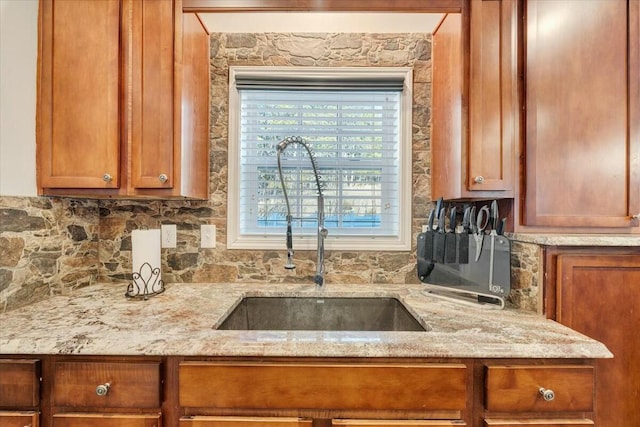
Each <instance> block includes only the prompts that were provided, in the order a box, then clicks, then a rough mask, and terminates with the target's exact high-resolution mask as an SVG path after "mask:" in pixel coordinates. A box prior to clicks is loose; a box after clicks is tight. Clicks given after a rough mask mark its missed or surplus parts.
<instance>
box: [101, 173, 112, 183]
mask: <svg viewBox="0 0 640 427" xmlns="http://www.w3.org/2000/svg"><path fill="white" fill-rule="evenodd" d="M102 180H103V181H104V182H111V181H112V180H113V177H112V176H111V174H109V173H105V174H104V175H102Z"/></svg>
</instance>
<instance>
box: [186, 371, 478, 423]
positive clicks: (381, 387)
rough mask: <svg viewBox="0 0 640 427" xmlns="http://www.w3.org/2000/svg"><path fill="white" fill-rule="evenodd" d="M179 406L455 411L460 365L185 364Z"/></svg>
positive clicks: (461, 389) (463, 379)
mask: <svg viewBox="0 0 640 427" xmlns="http://www.w3.org/2000/svg"><path fill="white" fill-rule="evenodd" d="M179 382H180V405H181V406H187V407H211V408H234V409H242V408H247V409H299V408H306V409H327V410H328V409H344V410H452V411H453V410H456V411H462V410H464V409H465V408H466V406H465V405H466V392H467V385H466V384H467V370H466V367H465V365H461V364H424V365H418V364H407V365H393V364H389V365H382V364H380V365H374V364H371V365H367V364H322V363H318V364H303V363H261V364H255V363H222V362H221V363H217V362H183V363H181V364H180V373H179Z"/></svg>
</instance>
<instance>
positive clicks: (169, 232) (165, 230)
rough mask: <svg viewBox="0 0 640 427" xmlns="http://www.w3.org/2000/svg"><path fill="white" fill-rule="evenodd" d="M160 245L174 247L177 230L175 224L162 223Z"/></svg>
mask: <svg viewBox="0 0 640 427" xmlns="http://www.w3.org/2000/svg"><path fill="white" fill-rule="evenodd" d="M160 229H161V230H162V233H161V234H162V247H163V248H175V247H176V243H177V240H178V231H177V227H176V225H175V224H162V225H161V226H160Z"/></svg>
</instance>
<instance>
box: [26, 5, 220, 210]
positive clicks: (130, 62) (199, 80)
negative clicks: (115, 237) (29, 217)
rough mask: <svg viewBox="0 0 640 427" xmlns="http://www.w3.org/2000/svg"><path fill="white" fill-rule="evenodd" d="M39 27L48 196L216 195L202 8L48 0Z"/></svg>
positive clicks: (43, 185)
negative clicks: (189, 9) (198, 12)
mask: <svg viewBox="0 0 640 427" xmlns="http://www.w3.org/2000/svg"><path fill="white" fill-rule="evenodd" d="M39 25H40V30H39V70H38V71H39V91H38V109H37V111H38V118H37V122H38V131H37V165H38V187H39V192H40V194H45V195H59V196H77V197H83V196H87V197H126V198H136V197H154V198H181V197H188V198H198V199H206V198H208V195H209V194H208V181H209V162H208V157H209V136H208V123H209V121H208V120H209V106H208V94H209V71H208V62H209V61H208V56H209V37H208V33H207V31H206V29H205V28H204V26H203V25H202V23H201V22H200V21H199V19H198V17H197V15H195V14H192V13H188V14H183V13H182V2H181V0H158V1H143V0H105V1H99V2H96V1H84V0H41V3H40V21H39ZM203 99H206V100H207V102H203ZM187 128H190V129H191V130H190V131H186V132H185V129H187Z"/></svg>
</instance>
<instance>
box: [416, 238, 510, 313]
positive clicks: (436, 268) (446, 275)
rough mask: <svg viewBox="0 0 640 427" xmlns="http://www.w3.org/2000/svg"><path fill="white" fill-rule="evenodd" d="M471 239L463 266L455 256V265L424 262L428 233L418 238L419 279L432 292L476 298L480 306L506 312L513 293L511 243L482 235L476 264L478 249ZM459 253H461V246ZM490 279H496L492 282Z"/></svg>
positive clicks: (430, 260)
mask: <svg viewBox="0 0 640 427" xmlns="http://www.w3.org/2000/svg"><path fill="white" fill-rule="evenodd" d="M470 237H471V238H470V239H469V254H468V255H469V256H468V263H462V264H461V263H460V262H459V260H460V258H459V256H456V260H455V262H451V263H439V262H436V261H435V260H433V259H426V258H425V253H426V251H425V241H426V238H427V237H426V234H425V233H420V234H418V237H417V272H418V278H419V279H420V281H421V282H423V283H425V284H428V285H432V286H431V287H430V288H431V289H432V290H433V289H435V290H437V289H439V288H440V289H443V290H446V291H451V292H454V293H455V292H458V293H459V294H461V295H465V296H468V295H474V296H475V297H476V301H477V302H478V303H479V304H495V305H498V306H500V308H504V305H505V300H506V297H507V296H508V295H509V292H510V291H511V240H509V239H508V238H507V237H505V236H504V235H498V236H490V235H488V234H485V235H483V236H482V239H483V240H482V247H481V248H482V249H481V252H480V257H479V258H478V260H477V261H476V260H475V258H476V247H477V246H476V242H475V239H474V238H473V237H472V235H471V236H470ZM492 238H493V239H494V241H493V257H492V255H491V250H492V245H491V239H492ZM458 243H459V242H458ZM456 249H457V250H456V253H458V250H459V249H460V247H459V245H457V246H456ZM492 259H493V265H492V263H491V261H492ZM491 267H493V271H491ZM490 276H493V277H492V278H491V280H490Z"/></svg>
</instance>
